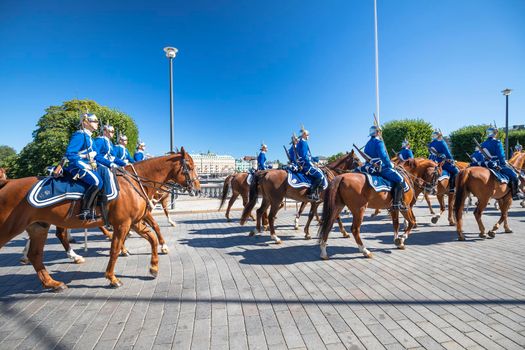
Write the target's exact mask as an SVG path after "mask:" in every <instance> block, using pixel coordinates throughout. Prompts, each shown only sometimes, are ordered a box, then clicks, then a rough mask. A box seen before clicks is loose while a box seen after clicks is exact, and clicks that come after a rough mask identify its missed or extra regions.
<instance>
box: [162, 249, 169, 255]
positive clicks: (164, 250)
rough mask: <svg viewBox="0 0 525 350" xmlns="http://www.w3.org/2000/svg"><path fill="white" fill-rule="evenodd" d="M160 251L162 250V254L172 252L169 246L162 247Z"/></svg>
mask: <svg viewBox="0 0 525 350" xmlns="http://www.w3.org/2000/svg"><path fill="white" fill-rule="evenodd" d="M160 252H161V253H162V254H168V253H169V252H170V250H169V249H168V248H162V249H161V250H160Z"/></svg>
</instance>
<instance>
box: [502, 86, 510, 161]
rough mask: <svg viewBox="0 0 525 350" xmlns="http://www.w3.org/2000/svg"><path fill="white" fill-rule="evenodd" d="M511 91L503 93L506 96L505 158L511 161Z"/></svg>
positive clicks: (507, 90)
mask: <svg viewBox="0 0 525 350" xmlns="http://www.w3.org/2000/svg"><path fill="white" fill-rule="evenodd" d="M511 92H512V90H511V89H509V88H506V89H505V90H503V91H502V92H501V93H502V94H503V95H504V96H505V158H506V159H509V95H510V93H511Z"/></svg>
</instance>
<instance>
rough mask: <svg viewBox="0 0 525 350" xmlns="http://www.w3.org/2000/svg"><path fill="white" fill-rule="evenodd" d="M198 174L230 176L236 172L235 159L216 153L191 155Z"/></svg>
mask: <svg viewBox="0 0 525 350" xmlns="http://www.w3.org/2000/svg"><path fill="white" fill-rule="evenodd" d="M190 156H191V157H192V158H193V162H194V164H195V167H196V169H197V173H198V174H202V175H205V174H213V175H228V174H231V173H233V172H234V171H235V158H233V157H232V156H229V155H218V154H215V153H211V152H208V153H198V154H190Z"/></svg>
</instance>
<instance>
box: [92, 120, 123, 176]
mask: <svg viewBox="0 0 525 350" xmlns="http://www.w3.org/2000/svg"><path fill="white" fill-rule="evenodd" d="M113 135H115V128H113V126H112V125H109V124H106V125H104V126H103V127H102V136H99V137H97V138H96V139H95V141H94V144H95V147H96V150H97V161H99V162H100V163H102V164H103V165H105V166H107V167H108V168H113V167H116V166H125V165H126V163H125V162H124V161H122V160H121V159H119V158H117V157H115V146H114V145H113V142H111V139H112V138H113Z"/></svg>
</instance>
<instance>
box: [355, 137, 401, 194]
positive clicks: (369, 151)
mask: <svg viewBox="0 0 525 350" xmlns="http://www.w3.org/2000/svg"><path fill="white" fill-rule="evenodd" d="M364 152H365V154H366V155H367V156H369V157H370V158H371V159H370V161H369V162H366V164H365V166H364V169H374V166H373V165H376V164H377V165H380V168H381V171H380V172H379V175H381V176H382V177H384V178H385V179H387V180H390V181H392V182H393V183H394V184H398V183H401V182H403V177H402V176H401V175H400V174H399V173H398V172H397V170H395V169H393V168H392V162H391V161H390V157H388V153H387V152H386V147H385V143H384V142H383V140H381V139H380V138H379V137H376V136H371V137H370V140H368V142H367V143H366V145H365V149H364Z"/></svg>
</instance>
